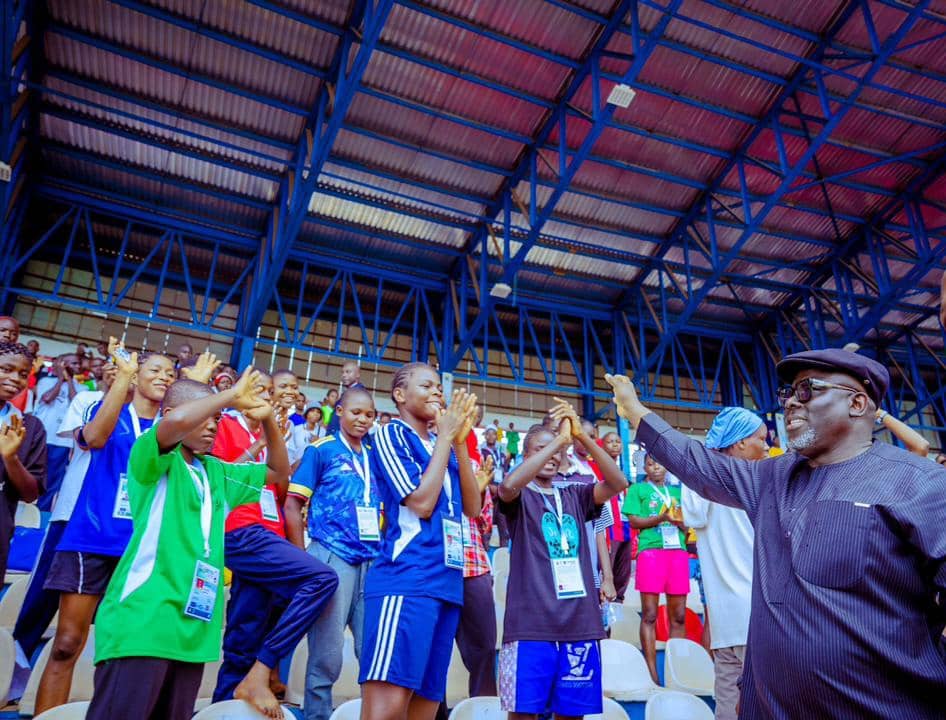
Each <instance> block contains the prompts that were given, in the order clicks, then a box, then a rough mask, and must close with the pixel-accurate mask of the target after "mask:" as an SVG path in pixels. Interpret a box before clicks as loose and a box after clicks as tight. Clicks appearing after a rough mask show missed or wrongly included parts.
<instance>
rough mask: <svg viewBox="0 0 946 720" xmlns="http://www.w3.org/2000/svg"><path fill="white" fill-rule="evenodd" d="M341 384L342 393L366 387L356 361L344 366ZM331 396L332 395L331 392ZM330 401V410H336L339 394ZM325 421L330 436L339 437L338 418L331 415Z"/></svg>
mask: <svg viewBox="0 0 946 720" xmlns="http://www.w3.org/2000/svg"><path fill="white" fill-rule="evenodd" d="M341 383H342V392H345V391H346V390H354V389H355V388H363V387H364V385H362V384H361V367H360V366H359V365H358V363H357V362H355V361H354V360H346V361H345V362H344V364H343V365H342V376H341ZM329 394H330V395H331V392H330V393H329ZM330 400H331V405H330V408H334V407H335V404H336V403H337V402H338V392H335V397H334V398H331V399H330ZM323 421H324V422H325V426H326V428H327V433H328V434H329V435H338V418H336V417H332V416H331V415H330V416H329V418H328V419H327V420H324V419H323Z"/></svg>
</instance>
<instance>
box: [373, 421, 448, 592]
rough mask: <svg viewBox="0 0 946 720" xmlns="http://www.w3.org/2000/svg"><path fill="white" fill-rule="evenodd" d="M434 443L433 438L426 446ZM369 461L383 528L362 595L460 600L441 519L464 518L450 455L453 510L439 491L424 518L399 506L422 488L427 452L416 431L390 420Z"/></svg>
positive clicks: (427, 460)
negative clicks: (381, 506)
mask: <svg viewBox="0 0 946 720" xmlns="http://www.w3.org/2000/svg"><path fill="white" fill-rule="evenodd" d="M435 441H436V437H435V436H434V435H433V434H431V436H430V442H431V443H433V442H435ZM371 460H372V464H373V467H374V472H375V476H376V477H377V483H378V492H379V494H380V495H381V499H382V501H383V502H384V520H385V528H384V531H383V533H382V537H381V548H380V553H379V557H378V559H377V560H375V561H374V564H372V566H371V569H370V570H369V571H368V577H367V578H366V580H365V596H366V597H380V596H382V595H411V596H423V597H432V598H437V599H439V600H447V601H449V602H452V603H457V604H461V603H462V602H463V571H462V570H460V569H454V568H448V567H447V566H446V565H445V563H444V543H443V520H444V518H445V517H447V518H451V519H453V520H454V521H455V522H457V523H459V522H460V518H461V516H462V514H463V501H462V498H461V497H460V469H459V466H458V465H457V458H456V455H455V454H454V453H453V452H452V451H451V453H450V462H449V464H448V467H447V474H448V475H449V482H450V487H451V490H452V495H453V503H452V505H453V508H452V513H451V512H450V503H449V502H448V500H447V493H446V492H445V491H444V490H441V491H440V497H438V498H437V505H436V507H435V508H434V512H433V514H432V515H431V516H430V518H429V519H427V520H425V519H423V518H420V517H418V516H417V514H416V513H415V512H414V511H413V510H411V509H410V508H409V507H407V506H406V505H404V504H403V502H404V499H405V498H406V497H407V496H408V495H410V494H411V493H412V492H414V490H416V489H417V487H418V486H419V485H420V479H421V476H422V475H423V473H424V469H425V468H426V467H427V464H428V463H429V462H430V452H429V451H428V450H427V448H426V447H425V446H424V442H423V441H422V440H421V439H420V436H419V435H418V434H417V433H416V432H415V431H414V429H413V428H412V427H411V426H410V425H408V424H407V423H405V422H403V421H401V420H392V421H391V422H389V423H388V424H387V425H385V426H384V427H382V428H381V429H380V430H378V432H376V433H375V434H374V446H373V447H372V449H371Z"/></svg>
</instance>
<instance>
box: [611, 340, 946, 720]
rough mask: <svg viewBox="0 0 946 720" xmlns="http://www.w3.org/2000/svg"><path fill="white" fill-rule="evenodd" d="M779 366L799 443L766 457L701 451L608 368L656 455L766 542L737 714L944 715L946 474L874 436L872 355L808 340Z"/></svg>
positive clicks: (878, 394)
mask: <svg viewBox="0 0 946 720" xmlns="http://www.w3.org/2000/svg"><path fill="white" fill-rule="evenodd" d="M777 372H778V376H779V378H780V379H781V380H782V381H783V382H785V383H791V384H790V385H786V386H784V387H783V388H782V389H781V390H780V391H779V396H780V398H781V400H782V402H783V404H784V408H785V429H786V432H787V435H788V441H789V444H790V450H793V451H794V452H787V453H786V454H785V455H781V456H779V457H777V458H773V459H769V460H765V461H762V462H750V461H746V460H742V459H738V458H733V457H730V456H726V455H722V454H720V453H717V452H715V451H713V450H708V449H706V448H705V447H704V446H703V445H702V444H701V443H699V442H698V441H696V440H692V439H690V438H688V437H686V436H685V435H683V434H681V433H678V432H677V431H675V430H674V429H673V428H671V427H670V426H669V425H668V424H667V423H666V422H664V421H663V420H662V419H661V418H659V417H658V416H656V415H655V414H654V413H652V412H650V411H649V410H648V409H647V408H646V407H644V405H642V404H641V402H640V400H639V399H638V397H637V392H636V391H635V389H634V386H633V385H632V384H631V383H630V381H629V380H628V379H627V378H626V377H623V376H618V377H612V376H610V375H609V376H606V377H607V379H608V381H609V383H611V385H612V387H613V389H614V393H615V402H616V404H617V406H618V408H619V411H620V412H621V414H622V415H623V416H624V417H626V418H627V419H628V421H629V422H630V423H631V425H632V426H633V427H634V428H637V429H638V437H639V438H640V440H641V441H642V442H643V443H645V444H646V446H647V448H648V450H649V452H651V453H653V454H654V455H655V456H656V457H658V458H659V459H661V460H662V461H663V462H665V463H667V466H668V467H669V468H670V470H672V471H673V472H674V474H676V475H677V476H678V477H680V479H681V480H682V481H683V482H684V483H685V484H686V485H688V486H689V487H691V488H692V489H694V490H695V491H697V492H698V493H699V494H700V495H702V496H703V497H706V498H707V499H709V500H712V501H714V502H718V503H721V504H724V505H729V506H731V507H741V508H743V509H744V510H745V511H746V512H747V514H748V515H749V518H750V519H751V520H752V524H753V527H754V529H755V531H756V534H757V535H758V536H759V538H760V541H759V542H757V543H755V546H754V548H755V549H754V563H753V568H754V574H753V585H752V610H751V617H750V627H751V628H752V631H751V633H750V636H749V640H748V644H747V649H746V660H745V666H744V672H743V677H742V682H741V685H740V688H741V697H740V717H746V718H780V717H791V716H793V715H795V714H797V713H798V708H804V709H805V714H806V715H807V716H810V717H832V718H839V717H850V718H868V717H870V718H892V717H912V718H931V719H932V718H941V717H942V715H943V705H942V698H943V697H944V693H946V660H944V647H943V629H944V625H946V613H944V611H943V605H942V598H943V596H944V593H946V551H944V548H946V525H944V524H943V523H941V522H936V521H934V520H931V518H939V517H944V516H946V494H944V493H943V484H944V482H946V474H944V470H943V469H942V467H939V466H937V465H936V464H934V463H930V462H927V461H925V460H923V459H921V458H918V457H916V456H915V455H911V454H910V453H908V452H906V451H904V450H901V449H899V448H896V447H893V446H892V445H889V444H887V443H883V442H873V441H872V433H873V429H874V423H875V417H874V416H875V413H876V410H877V406H878V403H879V402H880V400H881V399H882V398H883V397H884V394H885V392H886V390H887V385H888V383H889V375H888V372H887V369H886V368H885V367H884V366H883V365H881V364H880V363H878V362H876V361H874V360H871V359H870V358H867V357H864V356H862V355H858V354H856V353H852V352H847V351H844V350H835V349H830V350H815V351H809V352H803V353H797V354H794V355H790V356H788V357H786V358H784V359H783V360H782V361H781V362H780V363H779V364H778V366H777Z"/></svg>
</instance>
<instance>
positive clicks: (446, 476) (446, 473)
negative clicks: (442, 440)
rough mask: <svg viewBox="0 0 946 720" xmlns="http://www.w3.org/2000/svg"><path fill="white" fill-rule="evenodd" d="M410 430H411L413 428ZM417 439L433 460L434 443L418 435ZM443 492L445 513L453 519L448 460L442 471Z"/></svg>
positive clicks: (451, 486) (448, 459)
mask: <svg viewBox="0 0 946 720" xmlns="http://www.w3.org/2000/svg"><path fill="white" fill-rule="evenodd" d="M411 429H412V430H413V428H411ZM415 432H416V431H415ZM417 437H419V438H420V441H421V442H422V443H423V444H424V449H426V450H427V452H429V453H430V457H431V458H433V456H434V443H432V442H430V440H424V438H422V437H420V435H418V436H417ZM443 491H444V494H446V496H447V512H448V513H449V515H450V517H453V484H452V483H451V481H450V458H447V467H446V469H445V470H444V471H443Z"/></svg>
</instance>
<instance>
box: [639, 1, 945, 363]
mask: <svg viewBox="0 0 946 720" xmlns="http://www.w3.org/2000/svg"><path fill="white" fill-rule="evenodd" d="M928 6H929V2H919V3H917V4H916V5H915V6H913V7H912V8H911V9H910V12H909V13H908V14H907V15H906V17H905V18H904V19H903V20H902V21H901V23H900V25H899V27H898V28H897V30H896V31H895V32H893V33H892V34H891V35H890V36H889V37H888V38H886V39H885V40H884V42H883V44H879V43H875V47H874V55H873V58H872V59H871V61H870V64H869V66H868V68H867V70H866V71H865V72H864V73H863V75H861V76H857V77H856V79H855V81H854V87H853V88H851V89H850V91H849V93H848V95H847V96H846V97H844V98H842V99H840V100H838V101H836V102H832V100H831V99H830V98H829V97H827V95H821V97H820V100H821V102H820V103H819V105H818V107H819V108H820V110H821V113H822V116H821V117H817V116H816V117H812V118H811V121H813V122H816V123H817V124H818V125H819V126H820V130H819V131H818V133H817V135H815V137H813V138H811V139H810V140H809V142H808V143H807V147H806V148H805V149H804V151H803V152H802V153H801V154H800V155H799V156H798V157H789V155H788V154H787V151H786V149H785V146H784V142H783V140H782V139H781V132H782V127H783V125H784V123H785V119H786V116H791V115H793V114H796V113H797V112H798V109H797V100H796V99H795V97H794V95H795V92H796V91H797V89H798V88H799V87H800V86H802V85H803V84H804V83H806V82H813V83H814V84H815V87H817V88H823V87H824V80H825V79H824V72H823V70H822V66H821V63H822V61H823V60H824V56H825V54H826V53H828V51H829V49H830V47H831V42H832V41H833V40H834V39H835V38H836V37H837V35H838V34H839V33H840V32H841V31H842V30H843V29H844V28H845V27H846V26H847V24H848V22H849V21H850V20H851V18H852V17H853V16H855V15H857V14H858V13H862V14H863V16H864V18H865V19H866V22H867V25H868V26H869V27H870V26H872V25H873V21H872V20H871V14H872V10H871V7H870V5H869V4H868V3H867V1H866V0H864V1H863V2H860V3H849V4H848V5H847V6H846V7H845V9H844V11H843V12H842V13H841V15H840V16H839V17H838V18H837V19H836V20H835V22H834V24H833V26H832V27H831V29H830V30H829V31H828V32H827V33H826V34H825V36H824V37H823V38H822V39H821V40H820V42H819V43H818V45H817V46H816V48H815V50H814V52H813V53H812V58H811V59H812V61H813V64H811V65H809V64H806V65H803V66H802V67H801V68H799V70H798V72H796V73H795V75H794V77H793V78H792V79H791V80H790V81H789V82H788V84H787V85H786V86H785V87H784V88H783V90H782V92H781V94H780V96H779V98H778V99H777V100H776V101H775V103H774V104H773V105H772V108H771V110H770V111H769V112H768V113H767V115H766V117H764V118H762V120H760V121H759V122H758V123H757V124H756V125H755V127H754V128H753V130H752V132H751V133H750V134H749V136H748V137H747V138H746V140H745V141H744V142H743V144H742V146H741V147H740V149H739V150H738V151H737V152H736V153H735V154H734V155H733V157H732V158H731V160H730V161H729V163H728V164H727V166H726V168H725V169H724V170H723V172H721V173H720V174H719V175H718V176H717V180H716V182H715V183H714V187H713V188H712V190H711V191H710V192H707V193H706V194H705V195H704V196H702V197H701V198H699V200H698V201H697V202H696V203H694V204H693V206H692V207H691V209H690V211H689V212H688V213H687V215H686V217H685V218H684V219H683V220H682V221H681V222H680V223H679V225H678V227H677V230H676V231H675V232H674V233H672V234H671V235H670V236H669V237H668V239H667V242H666V243H665V244H664V246H663V247H662V248H661V249H660V250H659V251H658V253H657V254H656V257H657V258H660V259H662V258H663V256H664V255H665V254H666V252H667V250H669V248H671V247H673V246H674V245H677V244H682V242H683V240H684V238H686V237H688V236H690V235H691V234H695V235H696V236H697V237H699V236H700V235H701V233H700V231H699V229H698V228H697V226H696V224H697V223H698V222H700V221H705V222H706V224H707V228H708V232H709V237H708V238H702V240H703V242H704V243H705V244H706V245H708V246H709V249H710V253H709V260H710V263H711V267H712V274H711V276H710V278H709V279H708V280H706V281H704V282H703V283H702V284H701V285H700V286H699V287H698V288H693V287H691V288H690V292H689V293H688V294H687V295H686V296H685V304H684V308H683V311H682V312H681V313H679V315H678V316H677V317H676V318H675V319H674V320H673V321H672V322H670V323H669V324H668V325H667V326H666V327H665V328H664V332H663V333H662V337H661V340H660V342H659V343H658V345H657V347H656V348H655V353H654V355H652V356H651V357H649V358H648V359H647V362H646V365H647V366H648V367H650V366H652V365H653V364H654V363H656V362H658V361H659V359H660V357H661V356H662V354H663V353H664V352H666V350H667V348H668V347H669V346H670V345H672V343H673V340H674V337H675V336H676V334H677V333H678V332H679V331H680V330H681V329H683V328H684V327H686V326H687V324H688V323H689V322H690V321H691V320H692V318H693V316H694V314H695V313H696V311H697V309H698V308H699V306H700V304H701V303H702V302H703V301H704V300H705V299H706V298H707V296H709V294H710V293H711V292H712V291H713V290H714V289H716V288H717V287H718V285H719V282H720V280H721V279H722V278H723V277H724V275H725V274H726V271H727V269H728V267H729V265H730V264H731V263H732V262H733V260H735V259H736V258H737V257H738V255H739V252H740V250H741V249H742V247H743V245H745V244H746V242H747V241H748V240H749V239H750V238H752V237H753V236H754V235H755V234H757V233H758V232H760V231H761V230H763V228H764V225H763V223H764V221H765V218H766V217H767V216H768V214H769V213H770V212H771V211H772V210H773V209H774V208H775V207H777V206H778V204H779V201H780V200H781V199H782V198H783V197H784V196H785V195H786V194H787V193H790V192H792V190H793V186H794V185H795V184H796V183H797V181H798V179H799V177H800V173H801V172H802V171H803V170H804V169H805V168H806V167H807V166H808V165H809V163H811V162H812V161H813V160H815V159H816V157H817V152H818V150H819V149H820V148H821V146H822V145H823V144H824V142H825V141H826V140H827V138H828V137H830V135H831V134H832V132H833V131H834V129H835V128H837V126H838V125H839V124H840V122H841V121H842V120H843V119H844V117H845V115H846V114H847V113H848V112H849V111H850V109H851V108H852V106H853V104H854V102H855V101H856V100H857V98H858V96H860V95H861V93H862V92H863V91H864V89H865V87H867V83H869V82H870V81H871V80H872V79H873V78H874V76H875V75H876V74H877V73H878V72H879V71H880V70H881V69H882V68H883V67H884V66H885V63H886V62H887V61H888V59H889V58H890V57H891V56H892V55H893V54H894V53H895V52H896V51H897V49H898V48H899V46H900V44H901V42H902V41H903V39H904V37H906V35H907V33H908V32H909V31H910V29H911V28H912V27H913V26H914V25H915V24H916V23H917V22H918V21H919V20H920V19H921V17H922V16H923V13H924V11H925V10H926V9H927V7H928ZM790 103H795V104H796V110H795V113H793V112H792V110H791V108H790ZM767 131H772V132H773V133H774V134H775V138H776V143H777V148H778V151H779V152H778V162H777V164H776V165H775V166H774V167H772V168H770V169H769V172H771V173H772V174H774V175H775V176H776V177H777V178H778V180H779V184H778V186H777V188H776V189H775V190H774V191H773V192H772V193H771V194H770V195H769V196H768V197H767V198H765V200H764V202H763V204H762V207H760V208H759V209H754V208H753V207H752V201H751V199H750V198H749V197H748V186H747V184H746V167H747V164H748V163H749V160H748V159H747V158H748V156H749V151H750V149H751V148H752V146H753V144H754V143H755V141H756V139H757V138H758V137H759V135H760V134H762V133H763V132H767ZM733 170H735V171H736V173H737V174H738V177H739V182H740V187H741V188H742V191H743V193H742V195H743V196H742V198H741V209H740V210H741V218H740V219H741V221H742V223H743V225H744V227H743V230H742V232H741V233H740V235H739V237H738V239H737V240H736V241H735V242H734V243H733V244H732V245H731V246H730V247H729V248H727V249H725V250H722V249H721V248H719V247H718V245H717V241H716V237H715V231H714V224H713V223H714V218H715V216H716V215H717V214H718V213H720V212H721V211H723V212H727V213H733V210H732V209H731V208H729V207H728V206H723V207H721V206H720V203H719V201H718V200H717V199H716V197H715V193H716V191H718V190H719V188H720V187H721V186H722V183H723V182H724V181H725V179H726V178H727V176H728V175H729V173H730V172H731V171H733ZM647 275H648V273H646V272H642V273H641V275H640V282H639V283H638V284H637V286H636V289H637V291H638V292H643V287H642V284H643V281H644V280H645V279H646V277H647Z"/></svg>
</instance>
